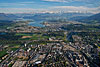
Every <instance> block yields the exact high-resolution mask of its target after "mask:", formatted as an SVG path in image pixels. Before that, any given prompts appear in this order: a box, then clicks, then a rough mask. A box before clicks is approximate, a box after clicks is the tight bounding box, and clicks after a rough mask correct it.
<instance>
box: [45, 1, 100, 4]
mask: <svg viewBox="0 0 100 67" xmlns="http://www.w3.org/2000/svg"><path fill="white" fill-rule="evenodd" d="M43 1H48V2H85V3H91V4H94V3H98V2H99V3H100V0H43Z"/></svg>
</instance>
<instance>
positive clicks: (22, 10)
mask: <svg viewBox="0 0 100 67" xmlns="http://www.w3.org/2000/svg"><path fill="white" fill-rule="evenodd" d="M34 11H35V9H32V8H0V13H30V12H34Z"/></svg>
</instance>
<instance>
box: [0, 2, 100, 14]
mask: <svg viewBox="0 0 100 67" xmlns="http://www.w3.org/2000/svg"><path fill="white" fill-rule="evenodd" d="M45 12H49V13H58V12H80V13H99V12H100V0H91V1H90V0H6V1H5V0H0V13H45Z"/></svg>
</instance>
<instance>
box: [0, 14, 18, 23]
mask: <svg viewBox="0 0 100 67" xmlns="http://www.w3.org/2000/svg"><path fill="white" fill-rule="evenodd" d="M16 18H18V16H15V15H13V14H4V13H0V20H2V21H5V20H8V21H11V20H15V19H16Z"/></svg>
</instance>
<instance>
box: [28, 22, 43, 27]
mask: <svg viewBox="0 0 100 67" xmlns="http://www.w3.org/2000/svg"><path fill="white" fill-rule="evenodd" d="M42 22H43V21H34V22H29V24H28V25H29V26H34V27H45V25H43V24H41V23H42Z"/></svg>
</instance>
